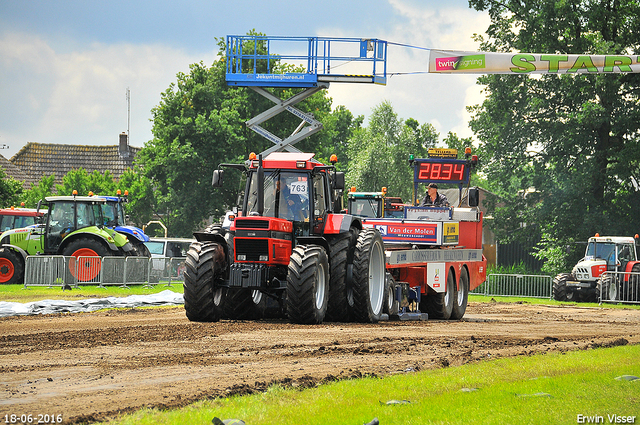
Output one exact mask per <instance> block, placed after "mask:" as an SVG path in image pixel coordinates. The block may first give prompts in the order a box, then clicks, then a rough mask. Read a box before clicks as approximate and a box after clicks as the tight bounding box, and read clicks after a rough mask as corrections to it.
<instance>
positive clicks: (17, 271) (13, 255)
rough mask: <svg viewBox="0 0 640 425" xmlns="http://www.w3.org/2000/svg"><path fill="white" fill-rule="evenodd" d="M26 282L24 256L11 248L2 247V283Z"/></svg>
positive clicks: (0, 265) (0, 272)
mask: <svg viewBox="0 0 640 425" xmlns="http://www.w3.org/2000/svg"><path fill="white" fill-rule="evenodd" d="M23 283H24V262H23V261H22V256H21V255H20V254H18V253H17V252H15V251H13V250H11V249H9V248H0V284H6V285H13V284H23Z"/></svg>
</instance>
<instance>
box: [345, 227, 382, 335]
mask: <svg viewBox="0 0 640 425" xmlns="http://www.w3.org/2000/svg"><path fill="white" fill-rule="evenodd" d="M385 263H386V262H385V255H384V245H383V242H382V236H380V232H378V231H377V230H375V229H370V228H369V229H363V230H362V231H361V232H360V234H359V235H358V240H357V242H356V249H355V252H354V254H353V314H354V318H355V320H356V321H358V322H362V323H377V322H378V321H379V320H380V315H381V314H382V305H383V304H384V298H385V294H386V292H387V291H386V281H387V279H386V264H385Z"/></svg>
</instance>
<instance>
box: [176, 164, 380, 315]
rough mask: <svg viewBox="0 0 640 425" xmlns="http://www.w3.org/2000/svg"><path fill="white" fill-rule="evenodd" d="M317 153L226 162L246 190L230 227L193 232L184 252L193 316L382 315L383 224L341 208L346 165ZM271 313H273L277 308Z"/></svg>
mask: <svg viewBox="0 0 640 425" xmlns="http://www.w3.org/2000/svg"><path fill="white" fill-rule="evenodd" d="M313 156H314V154H310V153H297V152H296V153H293V152H274V153H271V154H269V155H268V156H267V157H266V158H264V159H262V157H261V156H260V158H256V157H255V154H252V156H251V157H250V159H249V160H248V161H247V162H246V163H245V164H221V165H220V166H219V167H218V169H217V170H215V171H214V173H213V186H214V187H220V186H222V177H223V170H222V167H231V168H235V169H239V170H241V171H242V172H243V173H245V174H246V177H247V179H246V188H245V192H244V193H245V197H244V201H243V205H242V211H241V212H239V213H238V216H237V218H235V220H234V221H233V224H232V225H231V228H230V230H229V231H226V230H224V229H223V228H222V226H220V225H213V226H210V227H209V228H207V229H206V230H205V231H203V232H196V233H194V236H195V238H196V240H197V242H195V243H193V244H192V245H191V247H190V249H189V251H188V253H187V260H186V266H187V268H186V271H185V274H184V278H185V280H184V300H185V310H186V314H187V317H188V318H189V320H192V321H217V320H219V319H220V318H223V317H228V318H234V319H242V318H256V317H264V316H265V314H267V313H269V312H271V314H280V315H286V316H287V317H288V319H289V320H290V321H292V322H295V323H303V324H318V323H322V322H323V321H324V320H325V319H327V320H332V321H350V320H354V321H359V322H377V321H378V320H380V317H381V315H382V313H383V306H385V305H386V304H387V303H386V300H387V299H388V297H390V296H393V295H392V294H391V293H390V288H389V287H388V285H387V283H386V272H385V253H384V245H383V241H382V238H381V236H380V233H379V232H378V230H376V229H373V228H367V229H363V227H362V223H361V221H360V219H359V218H357V217H354V216H352V215H349V214H344V213H341V212H340V211H341V210H342V202H341V196H342V191H343V190H344V184H345V181H344V173H341V172H337V171H336V170H335V166H334V165H335V162H336V161H335V160H334V159H333V158H332V165H323V164H321V163H319V162H317V161H316V160H314V159H313ZM274 312H275V313H274Z"/></svg>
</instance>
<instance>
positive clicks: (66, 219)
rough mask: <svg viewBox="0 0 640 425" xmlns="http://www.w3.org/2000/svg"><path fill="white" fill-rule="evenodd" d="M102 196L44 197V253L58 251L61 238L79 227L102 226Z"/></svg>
mask: <svg viewBox="0 0 640 425" xmlns="http://www.w3.org/2000/svg"><path fill="white" fill-rule="evenodd" d="M104 203H105V199H104V198H99V197H95V196H94V197H89V196H55V197H48V198H46V202H45V204H44V205H46V206H48V208H49V210H48V214H47V222H46V226H45V238H44V250H45V252H46V253H55V252H57V251H58V248H59V247H60V244H61V243H62V240H63V239H64V238H65V237H66V236H67V235H69V234H70V233H71V232H74V231H76V230H79V229H83V228H85V227H91V226H102V225H103V223H104V219H103V217H102V205H103V204H104Z"/></svg>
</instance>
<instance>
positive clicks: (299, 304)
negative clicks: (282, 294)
mask: <svg viewBox="0 0 640 425" xmlns="http://www.w3.org/2000/svg"><path fill="white" fill-rule="evenodd" d="M328 301H329V261H328V259H327V254H326V252H325V250H324V248H322V247H320V246H316V245H308V246H305V245H298V246H297V247H295V248H294V249H293V252H292V253H291V260H290V261H289V272H288V274H287V315H288V316H289V320H290V321H292V322H294V323H301V324H319V323H322V321H323V320H324V317H325V315H326V313H327V304H328Z"/></svg>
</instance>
